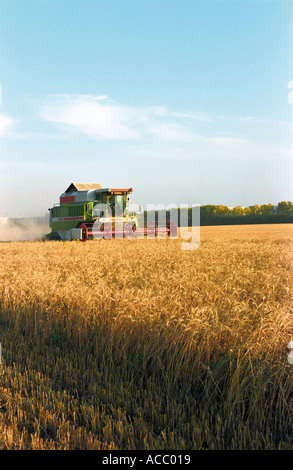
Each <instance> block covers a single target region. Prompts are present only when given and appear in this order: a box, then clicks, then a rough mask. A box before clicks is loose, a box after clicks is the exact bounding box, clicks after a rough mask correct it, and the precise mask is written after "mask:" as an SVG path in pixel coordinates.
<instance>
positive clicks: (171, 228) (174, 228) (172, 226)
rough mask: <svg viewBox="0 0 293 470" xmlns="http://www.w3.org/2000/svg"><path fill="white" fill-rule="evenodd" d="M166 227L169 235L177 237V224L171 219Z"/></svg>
mask: <svg viewBox="0 0 293 470" xmlns="http://www.w3.org/2000/svg"><path fill="white" fill-rule="evenodd" d="M168 229H169V237H171V238H177V236H178V226H177V224H176V223H175V222H173V221H172V220H171V222H170V223H169V224H168Z"/></svg>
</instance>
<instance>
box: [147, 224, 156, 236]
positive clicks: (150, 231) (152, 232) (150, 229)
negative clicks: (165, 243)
mask: <svg viewBox="0 0 293 470" xmlns="http://www.w3.org/2000/svg"><path fill="white" fill-rule="evenodd" d="M157 235H158V227H157V224H156V222H149V223H148V225H147V238H155V237H156V236H157Z"/></svg>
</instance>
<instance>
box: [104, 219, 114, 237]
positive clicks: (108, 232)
mask: <svg viewBox="0 0 293 470" xmlns="http://www.w3.org/2000/svg"><path fill="white" fill-rule="evenodd" d="M104 238H105V239H107V240H110V239H111V238H112V222H105V223H104Z"/></svg>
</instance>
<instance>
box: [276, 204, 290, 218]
mask: <svg viewBox="0 0 293 470" xmlns="http://www.w3.org/2000/svg"><path fill="white" fill-rule="evenodd" d="M277 213H278V214H281V215H287V214H292V213H293V203H292V202H291V201H281V202H279V203H278V207H277Z"/></svg>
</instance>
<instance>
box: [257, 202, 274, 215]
mask: <svg viewBox="0 0 293 470" xmlns="http://www.w3.org/2000/svg"><path fill="white" fill-rule="evenodd" d="M274 212H275V207H274V205H273V204H262V205H261V206H260V209H259V213H260V214H261V215H273V214H274Z"/></svg>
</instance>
